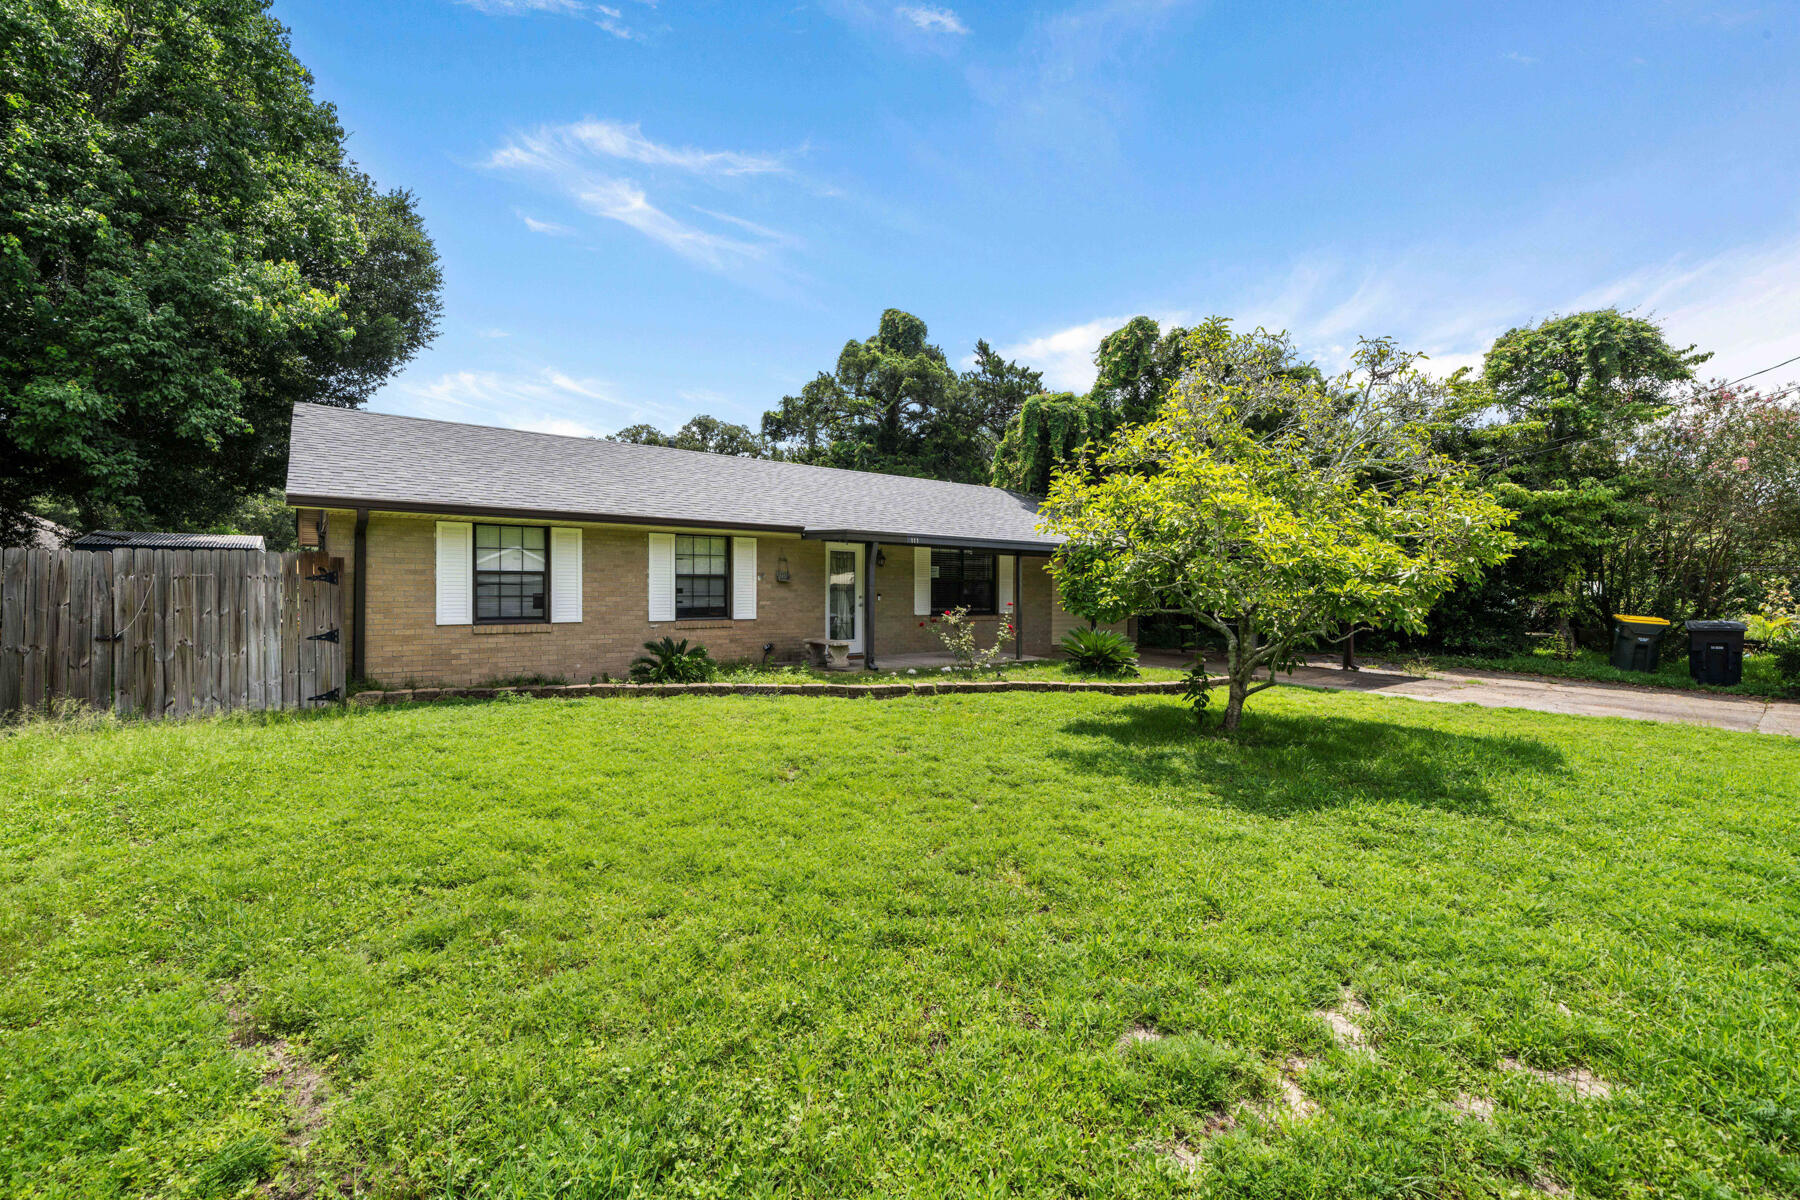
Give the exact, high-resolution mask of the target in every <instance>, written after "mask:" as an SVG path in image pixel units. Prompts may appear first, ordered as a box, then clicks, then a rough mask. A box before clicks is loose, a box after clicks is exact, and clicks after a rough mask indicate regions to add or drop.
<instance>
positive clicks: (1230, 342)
mask: <svg viewBox="0 0 1800 1200" xmlns="http://www.w3.org/2000/svg"><path fill="white" fill-rule="evenodd" d="M1186 350H1187V353H1188V355H1189V360H1188V365H1187V368H1186V371H1185V373H1184V375H1183V378H1182V380H1181V381H1180V383H1179V384H1178V385H1177V386H1176V387H1175V389H1174V390H1173V391H1172V392H1171V394H1170V395H1169V397H1168V398H1167V399H1166V400H1165V401H1164V403H1163V404H1162V406H1161V408H1160V409H1159V410H1158V411H1157V412H1156V413H1155V415H1154V417H1153V419H1151V420H1150V421H1148V422H1147V423H1145V424H1143V425H1140V426H1135V427H1126V428H1125V429H1123V430H1122V431H1120V433H1119V434H1118V435H1117V436H1116V437H1115V438H1114V439H1113V441H1112V442H1111V444H1110V445H1109V446H1108V447H1107V448H1106V449H1105V451H1104V452H1103V453H1101V454H1100V455H1099V457H1098V459H1097V466H1098V468H1099V470H1098V471H1097V472H1094V473H1089V472H1087V471H1082V470H1065V471H1063V472H1061V473H1059V474H1058V475H1057V477H1056V478H1055V480H1054V482H1053V483H1052V485H1051V488H1050V493H1049V496H1048V498H1047V499H1046V501H1045V504H1044V509H1043V511H1044V514H1045V524H1046V527H1047V528H1048V529H1049V530H1050V531H1051V532H1053V533H1057V534H1061V535H1062V536H1064V537H1065V538H1067V539H1068V540H1067V542H1066V543H1065V544H1064V545H1063V546H1062V547H1060V548H1059V549H1058V551H1057V553H1056V555H1055V556H1054V557H1053V558H1052V560H1051V571H1052V573H1053V574H1054V575H1055V576H1056V580H1057V584H1058V585H1059V587H1060V588H1061V589H1062V594H1063V595H1064V596H1065V597H1066V598H1067V603H1068V604H1069V606H1070V607H1071V609H1072V610H1073V611H1076V612H1080V613H1083V614H1086V615H1088V616H1090V617H1092V618H1095V619H1097V620H1100V621H1115V620H1119V619H1122V618H1124V617H1126V616H1129V615H1132V614H1134V613H1144V612H1150V611H1158V610H1160V611H1170V612H1177V613H1181V614H1184V615H1186V616H1188V617H1190V618H1192V619H1193V620H1195V621H1197V622H1198V623H1199V624H1201V625H1203V626H1205V627H1207V628H1209V629H1212V630H1214V631H1215V632H1217V633H1218V634H1219V635H1220V636H1221V637H1223V638H1224V641H1225V674H1226V683H1227V699H1226V704H1225V710H1224V727H1225V729H1226V730H1228V731H1231V730H1236V729H1237V728H1238V725H1239V722H1240V721H1241V719H1242V715H1243V708H1244V702H1245V700H1246V699H1248V698H1249V697H1250V696H1251V695H1254V694H1255V693H1256V692H1258V691H1261V690H1262V689H1263V688H1265V687H1269V686H1271V685H1272V684H1273V682H1274V675H1275V672H1276V671H1277V670H1279V669H1286V668H1290V667H1291V666H1292V664H1293V663H1294V662H1295V661H1296V659H1297V657H1298V655H1299V653H1300V652H1301V651H1302V650H1303V649H1305V648H1306V647H1307V646H1309V645H1312V644H1314V643H1316V642H1317V641H1318V640H1319V639H1321V638H1324V637H1328V636H1329V635H1330V634H1331V633H1332V632H1333V631H1334V630H1338V629H1346V628H1352V627H1355V626H1364V627H1368V626H1376V627H1383V626H1385V627H1399V628H1407V629H1415V630H1416V629H1418V628H1419V627H1420V625H1421V623H1422V622H1423V620H1424V617H1425V615H1426V613H1427V612H1428V611H1429V610H1430V608H1431V606H1432V604H1433V603H1435V602H1436V601H1437V600H1438V598H1439V597H1441V596H1442V595H1443V594H1444V593H1445V592H1446V591H1448V590H1449V589H1450V588H1451V587H1452V586H1453V585H1454V584H1455V583H1456V581H1457V580H1458V579H1461V578H1465V577H1468V576H1470V575H1472V574H1475V573H1477V572H1479V571H1481V570H1483V569H1485V568H1488V567H1491V566H1493V565H1494V564H1496V563H1499V562H1500V561H1502V560H1503V559H1504V558H1505V557H1506V554H1507V551H1508V549H1509V546H1510V542H1511V539H1510V535H1508V534H1507V533H1506V531H1505V526H1506V523H1507V521H1508V519H1509V516H1510V514H1509V513H1507V511H1506V510H1505V509H1504V508H1502V507H1501V506H1500V505H1499V504H1498V503H1496V502H1495V501H1494V500H1493V499H1492V498H1491V497H1490V496H1488V495H1487V494H1486V493H1484V492H1483V491H1481V490H1480V489H1478V488H1477V487H1475V486H1474V485H1473V483H1472V481H1471V478H1470V475H1469V472H1468V469H1467V468H1466V467H1465V466H1463V465H1462V464H1460V463H1457V462H1456V461H1454V460H1452V459H1450V458H1448V457H1447V456H1445V455H1443V454H1441V453H1439V452H1437V451H1434V450H1433V449H1432V447H1431V444H1430V432H1429V429H1428V425H1427V422H1428V420H1429V418H1430V416H1431V414H1432V411H1433V408H1434V406H1435V405H1437V404H1438V403H1440V402H1441V399H1442V397H1441V394H1440V390H1439V389H1438V387H1437V385H1435V384H1434V383H1433V382H1432V381H1431V380H1430V379H1428V378H1427V377H1425V376H1423V375H1422V374H1420V373H1419V372H1418V371H1416V370H1415V369H1414V367H1413V362H1414V356H1412V355H1408V354H1403V353H1400V352H1397V351H1396V350H1395V349H1394V347H1393V346H1392V344H1391V343H1389V342H1387V341H1385V340H1378V341H1365V342H1363V343H1362V344H1361V346H1360V348H1359V350H1358V352H1357V354H1356V357H1355V361H1354V365H1353V367H1352V369H1351V370H1350V371H1348V372H1346V373H1345V374H1344V375H1343V376H1340V377H1339V378H1337V379H1335V380H1332V381H1330V382H1329V383H1326V382H1321V381H1319V380H1318V379H1317V378H1316V375H1314V374H1312V373H1309V372H1306V371H1304V370H1300V369H1298V368H1299V367H1300V366H1302V365H1303V364H1299V363H1297V362H1296V361H1295V360H1294V356H1293V353H1292V349H1291V347H1290V346H1289V344H1288V343H1287V341H1286V339H1285V338H1282V337H1276V336H1272V335H1269V334H1267V333H1264V332H1263V331H1261V330H1258V331H1256V332H1255V333H1250V334H1239V335H1232V334H1230V333H1229V331H1228V329H1227V327H1226V325H1225V323H1224V322H1223V321H1219V320H1214V321H1210V322H1207V323H1206V324H1205V325H1202V326H1200V327H1198V328H1197V329H1195V330H1193V331H1191V332H1190V334H1189V335H1188V338H1187V347H1186ZM1262 672H1266V678H1261V679H1259V673H1262Z"/></svg>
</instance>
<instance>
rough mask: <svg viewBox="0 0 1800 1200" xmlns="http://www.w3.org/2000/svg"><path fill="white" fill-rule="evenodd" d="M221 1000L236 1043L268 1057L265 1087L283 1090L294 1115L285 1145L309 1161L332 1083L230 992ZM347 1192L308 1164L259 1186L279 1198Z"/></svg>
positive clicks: (294, 1157) (291, 1155) (300, 1199)
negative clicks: (254, 1018)
mask: <svg viewBox="0 0 1800 1200" xmlns="http://www.w3.org/2000/svg"><path fill="white" fill-rule="evenodd" d="M220 998H221V999H224V1000H226V1001H227V1004H226V1009H225V1015H226V1018H227V1019H228V1020H229V1021H230V1022H231V1043H232V1045H234V1046H239V1047H242V1048H243V1049H246V1050H255V1051H257V1052H259V1053H260V1054H261V1056H262V1057H263V1059H264V1060H265V1067H264V1070H263V1076H262V1082H263V1086H264V1087H272V1088H279V1089H280V1091H281V1094H282V1095H283V1096H284V1097H285V1098H286V1099H287V1103H288V1109H289V1111H290V1113H291V1114H292V1115H291V1116H290V1118H289V1120H288V1124H287V1128H286V1130H285V1131H284V1132H283V1133H282V1137H281V1144H282V1147H283V1148H284V1149H285V1150H286V1151H287V1152H288V1159H289V1162H290V1163H294V1162H299V1163H302V1164H303V1163H304V1160H305V1155H306V1150H307V1147H309V1146H311V1145H312V1143H313V1139H314V1138H316V1137H317V1136H318V1134H319V1130H320V1129H322V1128H323V1127H324V1125H325V1119H326V1116H327V1111H326V1110H327V1104H326V1101H327V1100H328V1098H329V1095H330V1086H329V1084H328V1083H327V1082H326V1079H325V1076H324V1074H323V1073H322V1072H321V1071H320V1070H319V1069H318V1068H317V1067H315V1066H313V1065H312V1064H311V1063H309V1062H307V1061H306V1059H305V1058H303V1057H302V1056H301V1055H300V1054H299V1052H298V1051H296V1050H295V1049H294V1047H293V1045H292V1044H291V1043H289V1041H288V1040H287V1039H286V1038H281V1037H272V1036H270V1035H268V1034H265V1033H263V1032H261V1031H260V1030H258V1029H257V1028H256V1025H255V1023H254V1022H253V1021H251V1020H250V1018H249V1016H248V1015H247V1014H245V1013H244V1012H243V1011H242V1010H241V1009H239V1008H238V1007H236V1006H235V1005H233V1004H231V1003H230V1002H229V997H228V996H227V995H225V994H223V993H221V996H220ZM343 1191H344V1189H342V1188H339V1187H336V1186H334V1185H332V1184H331V1183H330V1182H328V1181H326V1180H324V1179H321V1178H319V1177H317V1176H316V1175H313V1174H312V1173H311V1172H309V1171H307V1170H306V1169H305V1167H304V1166H303V1165H302V1166H300V1167H298V1168H296V1169H294V1170H290V1171H288V1172H286V1173H284V1174H281V1175H277V1176H276V1178H275V1179H273V1180H270V1181H268V1182H265V1183H264V1184H263V1185H262V1186H261V1187H260V1188H258V1189H257V1194H258V1195H262V1196H269V1197H274V1198H276V1200H310V1198H311V1197H315V1196H321V1195H341V1194H343Z"/></svg>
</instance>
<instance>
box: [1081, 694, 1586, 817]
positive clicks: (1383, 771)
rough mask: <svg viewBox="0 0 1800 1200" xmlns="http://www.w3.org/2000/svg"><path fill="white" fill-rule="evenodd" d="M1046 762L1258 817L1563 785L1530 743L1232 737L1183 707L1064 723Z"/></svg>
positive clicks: (1489, 738) (1314, 719) (1343, 729)
mask: <svg viewBox="0 0 1800 1200" xmlns="http://www.w3.org/2000/svg"><path fill="white" fill-rule="evenodd" d="M1062 732H1064V733H1065V734H1069V735H1071V736H1072V737H1073V738H1074V739H1088V740H1087V741H1086V742H1085V744H1084V743H1082V742H1080V741H1077V742H1075V744H1073V745H1066V746H1061V747H1058V748H1055V749H1053V750H1051V752H1050V753H1051V756H1052V757H1054V758H1057V759H1060V760H1061V761H1063V762H1065V763H1068V764H1069V765H1070V766H1072V767H1074V768H1076V769H1077V770H1079V771H1081V772H1083V773H1085V774H1092V775H1096V776H1115V777H1118V778H1122V779H1128V780H1130V781H1131V782H1133V783H1136V784H1141V785H1145V786H1149V787H1160V788H1175V789H1183V790H1188V791H1192V792H1196V793H1205V794H1209V795H1214V796H1217V797H1218V798H1219V799H1221V800H1223V801H1225V802H1226V803H1228V804H1231V805H1233V806H1234V807H1237V808H1240V809H1242V810H1244V811H1246V812H1254V813H1257V814H1259V815H1262V816H1272V817H1284V816H1290V815H1293V814H1295V813H1302V812H1316V811H1319V810H1322V809H1328V808H1336V807H1339V806H1342V805H1346V804H1357V803H1371V802H1372V803H1400V804H1409V805H1413V806H1416V807H1419V808H1433V809H1439V810H1442V811H1446V812H1456V813H1464V814H1471V815H1472V814H1479V813H1487V812H1491V811H1492V810H1493V809H1494V808H1495V806H1496V804H1497V803H1499V802H1502V801H1506V800H1509V799H1512V798H1516V797H1517V796H1519V795H1520V794H1521V792H1522V791H1524V790H1525V785H1526V784H1527V782H1528V781H1529V780H1531V779H1533V778H1540V779H1541V778H1543V777H1551V778H1567V777H1568V774H1569V772H1568V770H1567V768H1566V767H1565V765H1564V759H1563V755H1562V753H1561V752H1560V751H1559V750H1557V749H1555V748H1554V747H1552V746H1547V745H1545V744H1543V743H1542V742H1538V741H1536V740H1534V739H1532V738H1529V737H1514V736H1507V735H1504V734H1494V735H1480V734H1467V733H1448V732H1445V731H1443V730H1438V729H1424V728H1419V727H1416V726H1408V725H1396V724H1389V723H1387V722H1384V721H1368V720H1358V719H1356V718H1352V717H1337V716H1318V715H1313V714H1307V715H1288V714H1281V713H1257V714H1255V715H1246V717H1245V721H1244V728H1243V729H1242V730H1240V731H1239V734H1238V736H1237V737H1236V738H1226V737H1222V736H1220V734H1219V733H1218V725H1217V721H1216V718H1209V721H1208V724H1207V726H1206V727H1205V728H1204V729H1201V730H1197V729H1196V728H1195V725H1194V718H1193V716H1192V714H1191V713H1189V712H1188V711H1187V710H1186V709H1184V708H1176V707H1174V706H1172V705H1156V706H1152V705H1146V704H1137V705H1124V706H1121V707H1119V708H1114V709H1109V710H1107V711H1105V712H1104V713H1100V714H1096V715H1094V716H1089V717H1083V718H1081V719H1080V720H1076V721H1071V722H1069V723H1068V724H1066V725H1064V726H1063V727H1062Z"/></svg>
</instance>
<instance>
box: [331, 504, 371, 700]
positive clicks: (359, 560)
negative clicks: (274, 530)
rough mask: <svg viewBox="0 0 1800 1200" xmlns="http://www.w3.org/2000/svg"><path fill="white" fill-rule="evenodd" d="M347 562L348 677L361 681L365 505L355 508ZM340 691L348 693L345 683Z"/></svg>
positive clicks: (366, 589) (365, 584)
mask: <svg viewBox="0 0 1800 1200" xmlns="http://www.w3.org/2000/svg"><path fill="white" fill-rule="evenodd" d="M324 548H325V539H324V538H320V539H319V549H321V550H323V549H324ZM350 564H351V565H350V569H351V570H352V571H353V572H355V578H354V580H353V581H352V584H351V587H352V596H351V600H350V602H351V603H352V604H354V605H355V606H356V611H355V612H354V613H352V614H351V615H350V678H351V679H354V680H357V681H358V682H361V681H362V678H363V670H364V664H365V663H367V662H368V661H369V657H368V654H367V652H366V651H365V650H364V648H363V633H364V631H365V630H366V629H367V628H368V625H369V622H368V617H367V615H366V613H365V610H366V608H367V607H368V598H369V510H368V509H366V508H359V509H357V510H356V536H355V538H354V540H353V541H352V544H351V551H350ZM344 694H345V695H346V696H348V695H349V694H350V689H349V688H347V687H346V688H345V689H344Z"/></svg>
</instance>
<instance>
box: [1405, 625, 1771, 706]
mask: <svg viewBox="0 0 1800 1200" xmlns="http://www.w3.org/2000/svg"><path fill="white" fill-rule="evenodd" d="M1673 637H1674V635H1671V636H1670V637H1668V638H1665V639H1663V647H1662V651H1663V652H1662V656H1661V661H1660V662H1659V663H1658V665H1657V669H1656V670H1655V671H1621V670H1619V669H1618V668H1617V667H1615V666H1613V665H1612V662H1611V656H1610V655H1607V654H1603V653H1601V652H1600V651H1598V650H1582V651H1580V652H1579V653H1578V654H1577V655H1576V656H1575V658H1573V659H1572V660H1569V661H1566V662H1565V661H1564V660H1562V659H1560V658H1557V657H1556V655H1554V654H1552V653H1551V652H1550V649H1549V648H1548V647H1547V646H1534V647H1532V648H1531V649H1528V650H1524V651H1521V652H1520V653H1518V654H1510V655H1504V656H1495V657H1492V658H1481V657H1474V656H1468V655H1454V654H1434V655H1431V656H1430V657H1429V658H1427V659H1426V660H1425V661H1426V662H1427V663H1428V664H1429V665H1430V666H1433V667H1442V668H1446V669H1450V670H1454V669H1456V668H1459V667H1474V668H1477V669H1481V670H1487V671H1516V672H1520V673H1523V674H1528V675H1552V676H1555V677H1557V678H1560V679H1590V680H1594V681H1596V682H1600V683H1635V684H1638V685H1640V686H1644V685H1649V686H1653V687H1667V688H1682V689H1684V690H1689V691H1700V692H1716V693H1720V694H1722V695H1731V696H1769V697H1780V696H1785V695H1788V694H1789V693H1788V690H1787V689H1788V687H1789V686H1790V685H1788V684H1787V683H1785V682H1784V681H1783V680H1782V678H1781V676H1780V674H1779V673H1778V672H1777V670H1776V663H1775V656H1774V655H1772V654H1746V655H1744V677H1743V682H1741V683H1738V684H1736V685H1734V686H1732V687H1712V686H1709V685H1706V684H1700V683H1695V682H1694V679H1693V676H1691V675H1689V674H1688V660H1687V650H1686V644H1685V641H1684V642H1683V643H1682V644H1680V645H1676V646H1674V647H1673V648H1671V646H1670V642H1671V641H1672V640H1673ZM1683 637H1684V638H1685V635H1683Z"/></svg>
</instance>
